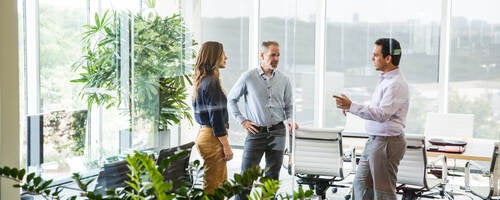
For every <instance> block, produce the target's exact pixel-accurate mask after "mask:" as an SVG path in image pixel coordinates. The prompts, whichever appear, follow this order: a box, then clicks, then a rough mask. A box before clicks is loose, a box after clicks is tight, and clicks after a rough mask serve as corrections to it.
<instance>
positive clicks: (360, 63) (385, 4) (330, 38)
mask: <svg viewBox="0 0 500 200" xmlns="http://www.w3.org/2000/svg"><path fill="white" fill-rule="evenodd" d="M360 5H363V6H360ZM440 13H441V2H440V1H432V0H427V1H419V2H416V1H415V2H412V1H404V2H403V1H390V0H385V1H377V2H373V1H366V0H356V1H335V0H330V1H327V16H326V18H327V30H326V41H325V42H326V56H325V57H326V58H325V60H326V61H325V62H326V74H325V76H326V77H325V80H326V82H325V97H324V98H325V104H326V105H328V106H326V108H329V109H327V110H324V115H325V126H331V127H335V126H343V123H344V117H343V116H342V114H341V112H340V111H339V110H337V109H335V105H334V104H335V101H333V99H332V97H331V96H332V94H334V93H335V94H339V93H345V94H346V95H348V96H349V97H351V98H352V100H354V101H356V102H358V103H368V102H369V101H370V99H371V94H372V92H373V90H374V87H375V85H376V83H377V82H378V80H379V78H380V75H379V74H380V72H377V71H375V68H374V66H373V63H372V61H371V56H372V53H373V47H374V42H375V40H377V39H378V38H383V37H393V38H395V39H397V40H398V41H399V42H400V43H401V46H402V51H403V56H402V57H401V62H400V68H401V70H402V71H403V73H404V75H405V76H406V79H407V81H408V82H409V84H410V93H411V103H410V112H409V114H408V119H407V128H406V129H407V132H409V133H422V132H423V125H424V123H423V122H424V121H425V114H426V113H427V112H430V111H437V108H438V101H437V99H438V96H437V95H438V94H437V90H438V67H439V59H438V56H439V55H438V53H439V33H440V32H439V31H440V29H439V27H440V17H441V15H440Z"/></svg>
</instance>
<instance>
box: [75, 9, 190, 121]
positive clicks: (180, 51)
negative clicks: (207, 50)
mask: <svg viewBox="0 0 500 200" xmlns="http://www.w3.org/2000/svg"><path fill="white" fill-rule="evenodd" d="M146 5H147V6H148V8H147V9H145V10H144V11H143V12H140V13H137V14H134V13H130V12H129V13H122V12H117V11H113V10H108V11H105V12H104V13H103V14H102V15H98V14H96V15H95V20H94V21H95V22H94V23H95V24H94V25H85V26H84V29H85V31H84V33H83V34H82V43H83V53H84V55H83V56H82V58H81V59H80V60H79V61H78V62H76V63H75V64H74V68H75V69H76V70H78V71H80V72H81V73H80V77H79V78H78V79H74V80H72V82H78V83H82V84H83V87H82V91H81V93H80V94H81V96H82V97H83V98H86V100H87V104H88V107H91V106H92V105H93V104H97V105H101V106H105V107H106V108H110V107H112V106H119V105H120V104H121V103H122V102H125V103H126V105H128V111H129V112H130V113H131V115H132V117H131V118H130V119H131V121H130V125H131V126H132V124H134V123H135V122H136V121H134V120H143V121H146V122H150V123H151V124H152V127H153V129H152V130H153V131H165V130H166V129H167V127H168V126H169V125H174V124H177V123H179V122H180V120H181V119H188V120H189V121H190V122H191V121H192V117H191V114H190V110H189V109H190V106H189V105H188V104H186V102H185V100H186V99H187V96H188V95H187V93H186V88H187V87H188V86H189V85H191V80H190V77H189V76H190V74H191V73H192V67H191V64H190V63H192V59H194V57H195V54H194V52H192V51H189V47H190V46H191V45H196V42H195V41H194V40H192V39H190V38H191V37H190V35H189V34H188V33H187V28H186V26H185V22H184V21H183V18H182V16H181V15H179V14H173V15H171V16H168V17H161V16H159V15H158V14H157V12H156V11H154V7H155V1H152V0H150V1H147V2H146ZM124 27H125V28H124ZM120 38H126V40H121V39H120ZM127 39H128V40H127ZM123 41H130V42H123ZM123 72H125V73H123ZM123 76H126V77H123Z"/></svg>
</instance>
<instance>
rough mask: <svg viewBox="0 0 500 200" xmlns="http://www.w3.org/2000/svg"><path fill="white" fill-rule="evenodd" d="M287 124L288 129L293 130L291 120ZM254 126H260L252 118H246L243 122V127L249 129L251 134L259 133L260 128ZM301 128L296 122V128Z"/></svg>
mask: <svg viewBox="0 0 500 200" xmlns="http://www.w3.org/2000/svg"><path fill="white" fill-rule="evenodd" d="M287 125H288V130H289V131H292V129H293V127H294V126H293V125H292V122H291V121H287ZM254 126H259V125H257V124H256V123H254V122H252V121H250V120H248V119H247V120H245V121H243V122H242V123H241V127H243V129H245V130H246V131H248V132H249V133H251V134H254V135H255V134H257V133H259V130H257V129H256V128H255V127H254ZM298 128H299V124H297V123H295V129H298Z"/></svg>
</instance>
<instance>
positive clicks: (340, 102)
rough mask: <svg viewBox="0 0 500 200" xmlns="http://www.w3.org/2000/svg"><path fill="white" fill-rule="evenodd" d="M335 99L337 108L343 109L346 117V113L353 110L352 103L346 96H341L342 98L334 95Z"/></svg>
mask: <svg viewBox="0 0 500 200" xmlns="http://www.w3.org/2000/svg"><path fill="white" fill-rule="evenodd" d="M333 98H334V99H335V103H337V108H339V109H342V113H343V114H344V116H345V115H346V111H347V110H349V109H350V108H351V104H352V101H351V100H350V99H349V97H347V96H346V95H345V94H341V95H340V96H337V95H333Z"/></svg>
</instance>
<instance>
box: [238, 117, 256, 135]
mask: <svg viewBox="0 0 500 200" xmlns="http://www.w3.org/2000/svg"><path fill="white" fill-rule="evenodd" d="M254 126H259V125H257V124H256V123H254V122H252V121H250V120H248V119H247V120H245V121H243V122H242V123H241V127H243V129H245V130H246V131H248V132H250V133H251V134H254V135H255V134H257V133H259V130H257V129H256V128H255V127H254Z"/></svg>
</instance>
